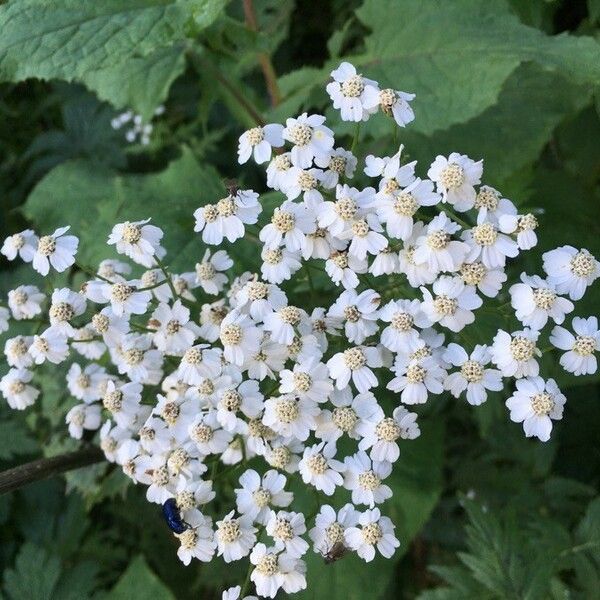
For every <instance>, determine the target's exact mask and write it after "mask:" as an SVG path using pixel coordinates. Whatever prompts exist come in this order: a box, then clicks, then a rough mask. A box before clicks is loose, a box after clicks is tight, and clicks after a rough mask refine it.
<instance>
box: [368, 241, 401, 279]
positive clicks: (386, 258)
mask: <svg viewBox="0 0 600 600" xmlns="http://www.w3.org/2000/svg"><path fill="white" fill-rule="evenodd" d="M398 272H400V261H399V259H398V253H397V252H393V251H392V249H391V248H390V247H389V246H387V247H385V248H384V249H383V250H382V251H381V252H380V253H379V254H378V255H377V256H376V257H375V260H374V261H373V262H372V263H371V266H370V267H369V273H372V274H373V275H375V277H379V275H391V274H392V273H398Z"/></svg>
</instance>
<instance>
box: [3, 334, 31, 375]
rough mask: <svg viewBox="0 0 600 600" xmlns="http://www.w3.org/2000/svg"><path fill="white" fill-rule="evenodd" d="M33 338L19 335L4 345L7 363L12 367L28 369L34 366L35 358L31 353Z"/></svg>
mask: <svg viewBox="0 0 600 600" xmlns="http://www.w3.org/2000/svg"><path fill="white" fill-rule="evenodd" d="M32 341H33V338H32V337H31V336H29V335H28V336H24V335H17V336H15V337H14V338H9V339H7V340H6V343H5V344H4V355H5V356H6V362H7V363H8V364H9V365H10V366H11V367H16V368H17V369H26V368H27V367H30V366H31V365H32V364H33V357H32V356H31V354H30V353H29V347H30V346H31V342H32Z"/></svg>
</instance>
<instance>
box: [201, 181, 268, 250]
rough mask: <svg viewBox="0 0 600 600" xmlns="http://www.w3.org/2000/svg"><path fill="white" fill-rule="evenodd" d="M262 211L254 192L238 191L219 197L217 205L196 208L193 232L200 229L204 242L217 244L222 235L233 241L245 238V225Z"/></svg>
mask: <svg viewBox="0 0 600 600" xmlns="http://www.w3.org/2000/svg"><path fill="white" fill-rule="evenodd" d="M261 211H262V207H261V205H260V203H259V202H258V194H257V193H255V192H253V191H252V190H237V193H236V194H235V195H229V196H227V197H226V198H221V200H219V201H218V202H217V203H216V204H206V205H204V206H201V207H200V208H198V209H196V210H195V211H194V218H195V219H196V224H195V226H194V231H197V232H200V231H201V232H202V241H203V242H204V243H205V244H211V245H219V244H221V242H222V241H223V238H226V239H227V240H228V241H229V242H231V243H233V242H235V241H236V240H238V239H240V238H242V237H244V233H245V231H246V230H245V227H244V225H254V223H256V221H258V215H259V214H260V212H261Z"/></svg>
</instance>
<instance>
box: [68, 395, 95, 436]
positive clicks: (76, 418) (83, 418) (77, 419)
mask: <svg viewBox="0 0 600 600" xmlns="http://www.w3.org/2000/svg"><path fill="white" fill-rule="evenodd" d="M65 421H66V423H67V425H68V426H69V435H70V436H71V437H72V438H75V439H76V440H80V439H81V436H82V435H83V431H84V429H87V430H88V431H95V430H96V429H98V428H99V427H100V424H101V423H102V418H101V414H100V406H99V405H98V404H77V405H76V406H74V407H73V408H72V409H71V410H70V411H69V412H68V413H67V416H66V417H65Z"/></svg>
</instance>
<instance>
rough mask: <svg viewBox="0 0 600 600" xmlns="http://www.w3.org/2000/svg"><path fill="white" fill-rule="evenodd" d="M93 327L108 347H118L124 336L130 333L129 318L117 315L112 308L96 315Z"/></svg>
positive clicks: (92, 323) (93, 319) (108, 307)
mask: <svg viewBox="0 0 600 600" xmlns="http://www.w3.org/2000/svg"><path fill="white" fill-rule="evenodd" d="M91 325H92V327H93V329H94V330H95V331H96V333H97V334H98V335H101V336H102V339H103V340H104V343H105V344H106V345H107V346H117V345H118V344H120V343H121V340H122V338H123V336H124V335H125V334H126V333H129V323H128V321H127V318H125V317H119V316H117V315H115V313H114V312H113V310H112V308H111V307H110V306H107V307H106V308H103V309H102V310H101V311H100V312H99V313H96V314H95V315H94V316H93V317H92V321H91Z"/></svg>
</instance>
